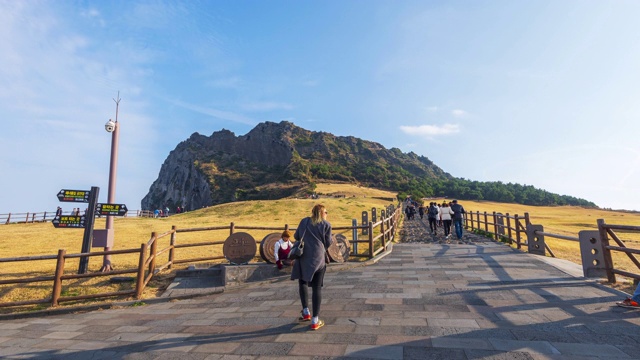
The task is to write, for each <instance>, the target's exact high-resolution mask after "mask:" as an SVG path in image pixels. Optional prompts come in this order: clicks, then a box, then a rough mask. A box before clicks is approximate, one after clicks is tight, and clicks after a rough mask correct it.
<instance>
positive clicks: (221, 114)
mask: <svg viewBox="0 0 640 360" xmlns="http://www.w3.org/2000/svg"><path fill="white" fill-rule="evenodd" d="M167 101H168V102H170V103H172V104H174V105H177V106H180V107H183V108H185V109H189V110H191V111H195V112H198V113H200V114H205V115H209V116H212V117H215V118H218V119H222V120H229V121H233V122H237V123H240V124H247V125H256V124H257V123H258V122H257V121H255V120H252V119H250V118H248V117H246V116H244V115H240V114H236V113H233V112H230V111H224V110H218V109H213V108H208V107H204V106H199V105H193V104H188V103H185V102H182V101H179V100H167Z"/></svg>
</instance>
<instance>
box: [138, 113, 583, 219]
mask: <svg viewBox="0 0 640 360" xmlns="http://www.w3.org/2000/svg"><path fill="white" fill-rule="evenodd" d="M317 181H340V182H349V183H355V184H358V185H362V186H368V187H375V188H380V189H387V190H393V191H398V192H400V193H401V195H400V196H406V195H407V194H411V195H413V196H414V197H423V196H455V197H460V198H470V199H488V200H496V199H500V198H503V199H502V200H504V201H505V202H508V201H509V200H516V202H518V200H520V201H521V202H522V203H526V202H527V201H529V199H533V200H531V201H532V202H535V203H540V204H547V205H548V204H555V205H566V204H571V205H583V206H595V205H594V204H593V203H590V202H588V201H586V200H583V199H577V198H573V197H570V196H560V195H557V194H551V193H548V192H546V191H544V190H539V189H535V188H533V187H531V186H522V185H518V184H502V183H501V182H474V181H469V180H464V179H458V178H455V177H453V176H452V175H450V174H449V173H447V172H445V171H444V170H443V169H441V168H440V167H438V166H437V165H435V164H434V163H433V162H432V161H431V160H429V159H428V158H427V157H425V156H421V155H417V154H415V153H413V152H409V153H403V152H402V151H401V150H400V149H397V148H391V149H386V148H385V147H384V146H382V145H381V144H379V143H376V142H372V141H367V140H363V139H359V138H356V137H353V136H335V135H333V134H331V133H327V132H316V131H309V130H306V129H303V128H301V127H298V126H296V125H294V124H293V123H291V122H288V121H281V122H280V123H275V122H264V123H260V124H258V125H256V127H254V128H253V129H252V130H250V131H249V132H248V133H247V134H245V135H240V136H236V135H235V134H234V133H233V132H231V131H229V130H226V129H222V130H220V131H215V132H213V133H212V134H211V136H205V135H201V134H199V133H197V132H196V133H193V134H192V135H191V136H190V137H189V138H188V139H187V140H184V141H182V142H181V143H179V144H178V145H177V146H176V148H175V149H174V150H172V151H171V152H170V153H169V155H168V156H167V159H166V160H165V161H164V163H163V164H162V166H161V169H160V173H159V175H158V178H157V179H156V180H155V181H154V182H153V184H152V185H151V187H150V189H149V193H148V194H147V195H146V196H145V197H144V198H143V199H142V208H143V209H154V208H164V207H169V208H171V209H174V208H175V207H176V206H182V207H185V208H186V209H189V210H193V209H198V208H201V207H206V206H211V205H216V204H221V203H225V202H231V201H238V200H269V199H279V198H283V197H288V196H293V195H300V194H309V193H312V192H313V190H314V188H315V182H317ZM514 192H516V193H517V194H513V193H514ZM522 193H528V194H529V195H528V197H527V196H525V197H524V198H523V197H522V196H519V197H518V196H516V195H518V194H522ZM498 201H500V200H498ZM531 201H530V202H531Z"/></svg>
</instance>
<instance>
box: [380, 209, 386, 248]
mask: <svg viewBox="0 0 640 360" xmlns="http://www.w3.org/2000/svg"><path fill="white" fill-rule="evenodd" d="M380 235H382V236H381V237H380V239H382V248H383V249H384V250H387V242H386V241H385V235H384V216H381V217H380Z"/></svg>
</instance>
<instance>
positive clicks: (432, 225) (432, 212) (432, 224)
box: [427, 202, 438, 235]
mask: <svg viewBox="0 0 640 360" xmlns="http://www.w3.org/2000/svg"><path fill="white" fill-rule="evenodd" d="M427 219H428V220H429V229H431V234H433V235H436V233H437V228H438V227H437V225H436V221H437V219H438V207H437V206H436V203H434V202H432V203H429V208H428V209H427Z"/></svg>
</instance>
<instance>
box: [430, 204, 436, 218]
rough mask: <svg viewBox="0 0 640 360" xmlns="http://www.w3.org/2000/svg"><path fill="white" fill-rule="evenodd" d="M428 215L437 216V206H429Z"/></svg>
mask: <svg viewBox="0 0 640 360" xmlns="http://www.w3.org/2000/svg"><path fill="white" fill-rule="evenodd" d="M428 214H429V217H432V218H435V217H438V208H437V207H435V206H429V213H428Z"/></svg>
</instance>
